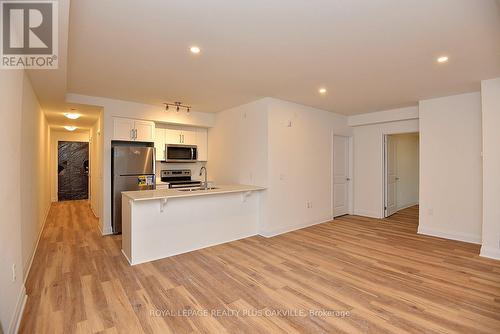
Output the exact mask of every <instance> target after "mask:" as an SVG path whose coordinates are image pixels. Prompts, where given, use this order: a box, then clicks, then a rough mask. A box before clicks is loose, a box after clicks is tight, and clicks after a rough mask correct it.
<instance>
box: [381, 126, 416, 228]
mask: <svg viewBox="0 0 500 334" xmlns="http://www.w3.org/2000/svg"><path fill="white" fill-rule="evenodd" d="M412 133H418V135H419V137H420V129H419V130H417V131H396V132H391V131H387V132H385V131H384V132H382V157H381V158H382V159H381V162H382V177H381V180H382V202H381V203H380V218H381V219H383V218H387V215H386V214H387V212H386V211H387V210H386V209H385V206H386V203H387V202H386V196H387V180H386V161H387V154H386V137H387V136H393V135H404V134H412ZM419 150H420V149H419ZM419 154H420V153H419ZM419 169H420V165H419ZM419 173H420V170H419ZM396 212H397V211H396Z"/></svg>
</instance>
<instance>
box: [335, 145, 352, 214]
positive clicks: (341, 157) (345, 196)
mask: <svg viewBox="0 0 500 334" xmlns="http://www.w3.org/2000/svg"><path fill="white" fill-rule="evenodd" d="M350 181H351V179H350V177H349V138H348V137H344V136H334V137H333V216H334V217H338V216H342V215H346V214H348V213H349V182H350Z"/></svg>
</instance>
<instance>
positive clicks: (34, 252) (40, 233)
mask: <svg viewBox="0 0 500 334" xmlns="http://www.w3.org/2000/svg"><path fill="white" fill-rule="evenodd" d="M51 207H52V203H51V204H50V205H49V206H48V208H47V211H46V212H45V216H44V218H43V224H42V227H41V228H40V231H38V237H37V239H36V243H35V248H33V252H32V253H31V256H30V259H29V261H28V265H27V266H25V269H24V270H23V275H24V285H26V280H27V279H28V275H29V273H30V270H31V266H32V265H33V260H34V259H35V254H36V250H37V249H38V244H39V243H40V239H41V238H42V233H43V229H44V228H45V224H47V218H48V217H49V212H50V208H51Z"/></svg>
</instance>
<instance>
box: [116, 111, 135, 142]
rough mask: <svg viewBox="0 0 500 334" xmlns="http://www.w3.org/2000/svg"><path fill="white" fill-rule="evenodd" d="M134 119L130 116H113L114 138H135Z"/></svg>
mask: <svg viewBox="0 0 500 334" xmlns="http://www.w3.org/2000/svg"><path fill="white" fill-rule="evenodd" d="M133 130H134V120H133V119H128V118H121V117H114V118H113V139H114V140H134V136H133Z"/></svg>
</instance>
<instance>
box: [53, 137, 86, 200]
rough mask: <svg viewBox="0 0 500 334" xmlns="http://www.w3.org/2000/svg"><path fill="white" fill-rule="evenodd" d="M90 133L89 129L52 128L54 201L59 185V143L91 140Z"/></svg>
mask: <svg viewBox="0 0 500 334" xmlns="http://www.w3.org/2000/svg"><path fill="white" fill-rule="evenodd" d="M89 137H90V133H89V130H81V131H75V132H72V131H60V130H56V129H51V131H50V141H51V144H50V178H51V191H50V194H51V199H52V202H57V189H58V188H57V187H58V176H57V162H58V161H57V160H58V152H57V151H58V143H59V142H60V141H78V142H87V143H88V142H89Z"/></svg>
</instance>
